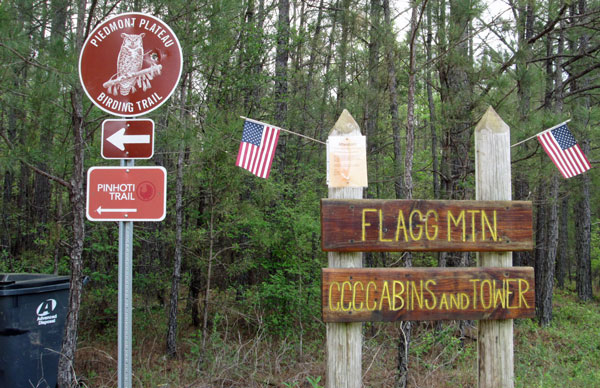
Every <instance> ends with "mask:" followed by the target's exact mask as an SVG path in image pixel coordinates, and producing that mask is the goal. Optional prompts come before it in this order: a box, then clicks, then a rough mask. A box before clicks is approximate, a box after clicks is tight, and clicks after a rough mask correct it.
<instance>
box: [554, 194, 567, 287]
mask: <svg viewBox="0 0 600 388" xmlns="http://www.w3.org/2000/svg"><path fill="white" fill-rule="evenodd" d="M558 233H559V234H558V252H557V254H556V285H557V286H558V288H560V289H564V288H565V277H566V275H567V269H568V268H569V267H570V264H569V263H570V260H569V196H568V195H565V196H564V197H563V199H562V201H561V204H560V216H559V228H558Z"/></svg>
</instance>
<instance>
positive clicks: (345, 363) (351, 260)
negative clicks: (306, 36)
mask: <svg viewBox="0 0 600 388" xmlns="http://www.w3.org/2000/svg"><path fill="white" fill-rule="evenodd" d="M329 136H330V137H331V136H361V133H360V128H359V126H358V124H357V123H356V121H354V119H353V118H352V116H351V115H350V114H349V113H348V111H346V110H344V111H343V112H342V114H341V116H340V117H339V119H338V121H337V122H336V123H335V126H334V127H333V128H332V130H331V132H330V133H329ZM330 186H331V185H330ZM362 197H363V189H362V187H343V188H334V187H329V198H335V199H360V198H362ZM327 257H328V266H329V267H330V268H360V267H362V253H360V252H351V253H346V252H329V253H328V254H327ZM361 360H362V323H361V322H355V323H327V387H328V388H360V387H361V386H362V369H361Z"/></svg>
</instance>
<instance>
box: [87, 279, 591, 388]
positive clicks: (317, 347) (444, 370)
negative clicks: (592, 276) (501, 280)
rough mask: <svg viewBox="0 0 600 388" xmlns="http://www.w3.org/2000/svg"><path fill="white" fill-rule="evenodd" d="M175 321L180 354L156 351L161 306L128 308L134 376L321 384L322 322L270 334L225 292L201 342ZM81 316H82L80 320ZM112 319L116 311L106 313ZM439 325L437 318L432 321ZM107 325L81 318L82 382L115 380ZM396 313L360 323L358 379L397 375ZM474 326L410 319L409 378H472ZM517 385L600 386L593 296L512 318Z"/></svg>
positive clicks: (563, 298)
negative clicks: (386, 319)
mask: <svg viewBox="0 0 600 388" xmlns="http://www.w3.org/2000/svg"><path fill="white" fill-rule="evenodd" d="M181 317H182V320H181V322H180V324H179V328H180V329H179V330H180V334H179V342H178V343H179V357H178V358H177V359H174V360H171V359H167V358H166V357H165V356H164V348H165V333H166V312H165V310H164V309H163V308H160V307H155V308H139V309H136V310H134V321H133V324H134V349H133V386H134V387H143V388H149V387H161V388H167V387H169V388H175V387H188V388H208V387H211V388H212V387H247V388H251V387H298V388H304V387H306V388H311V387H322V386H324V385H325V382H324V380H325V374H326V365H325V364H326V354H325V328H324V326H323V325H322V324H320V325H316V329H315V330H311V331H310V333H308V332H307V333H305V334H304V336H303V342H302V345H301V344H300V343H299V341H298V340H297V338H291V337H283V338H282V337H277V336H274V335H272V334H270V333H269V332H267V330H266V329H265V326H264V324H262V323H261V322H264V321H265V320H264V317H263V316H261V313H260V312H256V314H255V316H248V315H247V314H242V313H240V312H239V311H237V309H236V306H235V304H234V302H233V301H223V303H221V304H220V310H219V312H218V313H214V314H212V317H213V318H212V323H211V329H210V338H209V340H208V341H207V346H206V348H205V349H202V345H201V344H202V338H201V330H198V329H197V328H193V327H192V326H191V325H190V324H189V322H186V319H187V318H186V315H185V313H184V312H183V311H182V315H181ZM83 322H87V321H85V320H84V321H83ZM114 325H115V326H116V316H115V317H114ZM436 326H437V327H436ZM115 331H116V330H114V327H110V326H109V327H107V328H105V329H104V330H99V329H98V325H90V326H89V328H87V327H86V325H83V326H82V328H81V333H82V334H81V336H80V343H79V351H78V354H77V362H76V372H77V374H78V376H79V378H80V380H81V381H82V383H83V385H84V386H87V387H94V388H102V387H114V386H116V379H117V372H116V370H117V361H116V354H117V344H116V342H117V341H116V340H117V339H116V337H115ZM400 335H401V333H400V329H399V325H398V324H397V323H366V324H365V326H364V344H363V357H362V359H363V384H364V386H365V387H392V386H393V385H394V382H395V377H396V374H395V370H396V362H397V361H396V360H397V355H396V345H397V339H398V338H399V337H400ZM476 337H477V333H476V328H469V329H468V330H467V331H466V336H465V337H463V338H462V339H461V338H460V336H459V330H458V325H457V323H455V322H454V323H451V322H444V324H442V325H437V324H436V323H432V322H419V323H418V324H415V325H414V327H413V332H412V342H411V350H410V364H411V365H410V368H411V369H410V372H409V379H408V380H409V386H411V387H434V388H437V387H440V388H442V387H475V386H476V381H477V370H476V365H477V344H476ZM515 387H516V388H525V387H527V388H542V387H560V388H569V387H573V388H574V387H578V388H579V387H600V303H599V302H598V300H594V301H591V302H588V303H580V302H578V301H577V298H576V296H575V295H573V293H572V292H569V291H562V290H557V291H556V292H555V294H554V319H553V321H552V323H551V325H550V326H549V327H545V328H540V327H539V326H538V325H537V323H536V322H535V321H533V320H528V319H527V320H525V319H523V320H516V321H515Z"/></svg>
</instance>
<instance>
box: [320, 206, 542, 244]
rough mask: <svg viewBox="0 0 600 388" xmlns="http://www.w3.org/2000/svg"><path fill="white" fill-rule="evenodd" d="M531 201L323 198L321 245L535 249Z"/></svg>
mask: <svg viewBox="0 0 600 388" xmlns="http://www.w3.org/2000/svg"><path fill="white" fill-rule="evenodd" d="M531 209H532V207H531V202H529V201H441V200H378V199H367V200H364V199H362V200H361V199H358V200H336V199H322V200H321V238H322V247H323V250H324V251H342V252H368V251H387V252H390V251H473V252H475V251H479V252H491V251H523V250H531V249H533V228H532V210H531Z"/></svg>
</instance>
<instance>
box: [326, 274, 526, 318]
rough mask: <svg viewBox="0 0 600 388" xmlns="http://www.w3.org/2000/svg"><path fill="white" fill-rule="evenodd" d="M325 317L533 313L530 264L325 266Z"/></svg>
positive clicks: (448, 316) (437, 316)
mask: <svg viewBox="0 0 600 388" xmlns="http://www.w3.org/2000/svg"><path fill="white" fill-rule="evenodd" d="M322 278H323V283H322V284H323V285H322V308H323V321H325V322H366V321H397V320H443V319H514V318H532V317H534V316H535V284H534V276H533V268H531V267H511V268H323V269H322Z"/></svg>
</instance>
